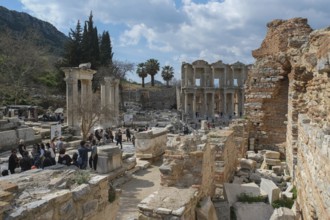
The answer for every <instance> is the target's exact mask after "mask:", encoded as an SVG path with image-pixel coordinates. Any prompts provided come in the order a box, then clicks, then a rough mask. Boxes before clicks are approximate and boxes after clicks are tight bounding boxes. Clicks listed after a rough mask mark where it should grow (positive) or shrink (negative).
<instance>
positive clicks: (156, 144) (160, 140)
mask: <svg viewBox="0 0 330 220" xmlns="http://www.w3.org/2000/svg"><path fill="white" fill-rule="evenodd" d="M167 132H168V130H167V129H165V128H154V129H152V130H149V131H143V132H138V133H136V134H135V138H136V139H135V148H136V153H135V154H136V157H137V158H144V159H149V158H154V157H157V156H160V155H161V154H163V153H164V152H165V148H166V142H167Z"/></svg>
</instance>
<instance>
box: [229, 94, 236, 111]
mask: <svg viewBox="0 0 330 220" xmlns="http://www.w3.org/2000/svg"><path fill="white" fill-rule="evenodd" d="M230 99H231V103H230V106H231V113H230V114H231V116H234V111H235V99H234V93H233V92H232V93H231V97H230Z"/></svg>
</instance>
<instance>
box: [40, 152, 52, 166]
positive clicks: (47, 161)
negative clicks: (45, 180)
mask: <svg viewBox="0 0 330 220" xmlns="http://www.w3.org/2000/svg"><path fill="white" fill-rule="evenodd" d="M44 156H45V159H44V160H43V161H42V168H45V167H49V166H52V165H55V164H54V163H53V161H52V158H51V155H50V152H49V151H46V152H45V154H44Z"/></svg>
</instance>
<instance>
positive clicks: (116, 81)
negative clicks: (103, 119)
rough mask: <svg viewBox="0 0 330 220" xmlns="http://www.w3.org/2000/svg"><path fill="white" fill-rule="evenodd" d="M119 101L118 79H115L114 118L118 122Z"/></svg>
mask: <svg viewBox="0 0 330 220" xmlns="http://www.w3.org/2000/svg"><path fill="white" fill-rule="evenodd" d="M119 103H120V94H119V80H118V79H115V119H116V122H117V123H118V122H119V121H118V119H119Z"/></svg>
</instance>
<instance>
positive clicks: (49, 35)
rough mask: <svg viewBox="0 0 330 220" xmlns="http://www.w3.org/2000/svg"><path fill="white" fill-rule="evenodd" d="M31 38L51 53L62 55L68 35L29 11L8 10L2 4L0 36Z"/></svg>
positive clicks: (35, 43) (38, 45) (34, 42)
mask: <svg viewBox="0 0 330 220" xmlns="http://www.w3.org/2000/svg"><path fill="white" fill-rule="evenodd" d="M4 34H9V36H10V37H12V38H16V39H18V38H19V37H23V38H24V39H28V40H31V41H32V42H33V44H34V45H36V46H37V47H42V48H43V49H46V50H47V51H48V52H49V53H50V54H51V55H54V56H61V55H62V54H63V48H64V44H65V42H66V41H67V40H68V37H67V36H65V35H64V34H63V33H61V32H60V31H58V30H57V29H56V28H55V27H54V26H53V25H52V24H50V23H48V22H45V21H41V20H39V19H37V18H35V17H32V16H31V15H29V14H27V13H22V12H17V11H11V10H8V9H6V8H4V7H2V6H0V36H1V35H4Z"/></svg>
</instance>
